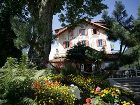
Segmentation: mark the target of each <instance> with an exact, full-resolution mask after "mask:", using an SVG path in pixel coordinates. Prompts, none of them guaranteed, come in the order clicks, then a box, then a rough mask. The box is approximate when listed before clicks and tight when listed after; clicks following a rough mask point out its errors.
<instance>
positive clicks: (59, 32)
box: [55, 20, 109, 36]
mask: <svg viewBox="0 0 140 105" xmlns="http://www.w3.org/2000/svg"><path fill="white" fill-rule="evenodd" d="M83 22H86V23H88V24H90V25H93V26H97V27H100V28H102V29H104V30H109V29H108V28H107V27H105V23H104V22H101V21H97V22H91V21H87V20H84V21H83ZM70 28H71V27H69V26H67V27H64V28H59V29H56V30H55V33H56V36H59V35H61V34H62V33H63V32H65V31H67V30H68V29H70Z"/></svg>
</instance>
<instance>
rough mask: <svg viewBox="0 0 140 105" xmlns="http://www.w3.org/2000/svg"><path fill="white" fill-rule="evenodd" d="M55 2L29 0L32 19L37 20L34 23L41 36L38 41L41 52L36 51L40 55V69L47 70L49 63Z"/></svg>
mask: <svg viewBox="0 0 140 105" xmlns="http://www.w3.org/2000/svg"><path fill="white" fill-rule="evenodd" d="M55 2H56V1H55V0H41V1H39V2H33V1H32V0H29V9H30V10H31V15H32V17H34V18H35V20H34V22H35V24H36V28H37V34H38V36H39V39H37V41H38V42H37V44H38V46H37V47H38V48H39V50H37V49H36V50H37V52H38V53H39V58H38V60H39V64H38V65H39V69H42V68H45V67H46V66H47V63H48V61H49V54H50V50H51V42H52V20H53V14H54V8H55V7H54V6H55Z"/></svg>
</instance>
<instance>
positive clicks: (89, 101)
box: [83, 98, 92, 105]
mask: <svg viewBox="0 0 140 105" xmlns="http://www.w3.org/2000/svg"><path fill="white" fill-rule="evenodd" d="M91 101H92V99H91V98H87V99H86V104H83V105H90V104H91Z"/></svg>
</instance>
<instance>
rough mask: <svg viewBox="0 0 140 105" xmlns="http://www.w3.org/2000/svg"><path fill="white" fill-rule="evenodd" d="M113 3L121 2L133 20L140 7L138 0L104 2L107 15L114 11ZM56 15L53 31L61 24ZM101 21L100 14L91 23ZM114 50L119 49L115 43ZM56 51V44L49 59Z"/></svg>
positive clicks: (108, 0) (106, 0)
mask: <svg viewBox="0 0 140 105" xmlns="http://www.w3.org/2000/svg"><path fill="white" fill-rule="evenodd" d="M115 1H122V3H123V4H124V5H125V9H126V11H127V13H128V15H132V16H133V17H134V18H135V19H136V18H137V17H138V7H139V6H140V0H104V1H103V3H104V4H106V5H107V6H108V9H107V10H108V12H109V15H111V14H112V11H113V10H114V5H115ZM58 19H59V18H58V15H55V16H54V17H53V30H55V29H58V28H61V23H60V22H59V20H58ZM97 20H101V14H100V15H98V16H96V17H94V19H93V21H97ZM114 46H115V50H118V49H119V42H116V43H115V44H114ZM55 51H56V44H53V45H52V50H51V53H50V59H52V58H53V55H54V54H55Z"/></svg>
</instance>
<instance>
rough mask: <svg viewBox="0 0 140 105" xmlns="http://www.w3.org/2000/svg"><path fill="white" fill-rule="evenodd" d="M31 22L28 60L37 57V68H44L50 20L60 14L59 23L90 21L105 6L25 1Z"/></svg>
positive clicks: (91, 1) (85, 1)
mask: <svg viewBox="0 0 140 105" xmlns="http://www.w3.org/2000/svg"><path fill="white" fill-rule="evenodd" d="M27 1H28V2H27V3H28V7H29V11H30V13H31V17H32V20H33V27H32V29H33V35H32V40H31V41H30V42H31V43H30V49H29V55H30V56H29V58H34V57H33V56H32V53H35V54H39V55H38V58H37V59H38V63H37V64H39V66H42V67H45V66H46V64H47V62H48V60H49V54H50V49H51V40H52V19H53V16H54V15H55V14H57V13H60V15H59V17H60V21H61V22H62V23H63V25H64V23H65V24H68V23H70V24H73V23H75V22H76V21H78V20H79V19H91V18H93V16H96V15H97V14H99V13H101V11H102V10H103V9H106V8H107V6H106V5H104V4H103V3H102V1H103V0H27Z"/></svg>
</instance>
